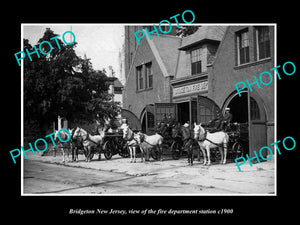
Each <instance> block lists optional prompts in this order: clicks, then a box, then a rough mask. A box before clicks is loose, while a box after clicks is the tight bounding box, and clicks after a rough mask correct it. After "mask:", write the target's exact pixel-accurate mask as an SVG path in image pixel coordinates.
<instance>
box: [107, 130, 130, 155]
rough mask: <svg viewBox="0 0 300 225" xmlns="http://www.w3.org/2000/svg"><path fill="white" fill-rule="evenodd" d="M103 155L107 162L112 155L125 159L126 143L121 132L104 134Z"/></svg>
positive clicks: (127, 152) (127, 153)
mask: <svg viewBox="0 0 300 225" xmlns="http://www.w3.org/2000/svg"><path fill="white" fill-rule="evenodd" d="M103 154H104V157H105V158H106V159H107V160H110V159H111V157H112V156H113V155H116V154H119V155H120V156H122V157H124V158H127V157H128V156H129V151H128V148H127V144H126V141H125V140H124V139H123V134H122V132H118V131H116V132H111V133H108V132H106V133H105V136H104V141H103Z"/></svg>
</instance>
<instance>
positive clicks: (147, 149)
mask: <svg viewBox="0 0 300 225" xmlns="http://www.w3.org/2000/svg"><path fill="white" fill-rule="evenodd" d="M145 152H146V158H145V161H149V159H150V153H149V148H148V147H145Z"/></svg>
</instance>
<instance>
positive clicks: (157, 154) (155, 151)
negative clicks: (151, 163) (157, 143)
mask: <svg viewBox="0 0 300 225" xmlns="http://www.w3.org/2000/svg"><path fill="white" fill-rule="evenodd" d="M150 155H151V157H152V158H153V159H154V160H159V159H161V154H160V151H159V149H158V148H156V147H154V148H151V152H150Z"/></svg>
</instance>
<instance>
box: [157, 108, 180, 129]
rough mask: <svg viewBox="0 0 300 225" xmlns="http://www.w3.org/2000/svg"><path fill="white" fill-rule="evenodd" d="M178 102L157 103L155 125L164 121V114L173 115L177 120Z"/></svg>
mask: <svg viewBox="0 0 300 225" xmlns="http://www.w3.org/2000/svg"><path fill="white" fill-rule="evenodd" d="M176 112H177V104H176V103H155V104H154V117H155V119H154V120H155V126H157V124H158V123H160V122H161V121H162V119H163V118H164V115H166V116H168V115H169V114H171V116H172V117H173V118H174V119H175V120H176V121H177V120H178V118H177V113H176Z"/></svg>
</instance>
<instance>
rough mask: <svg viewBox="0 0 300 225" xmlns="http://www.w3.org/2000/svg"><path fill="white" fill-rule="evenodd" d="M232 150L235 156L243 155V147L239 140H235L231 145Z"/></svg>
mask: <svg viewBox="0 0 300 225" xmlns="http://www.w3.org/2000/svg"><path fill="white" fill-rule="evenodd" d="M232 152H233V153H235V158H239V157H242V156H245V148H244V146H243V145H242V143H240V142H238V141H237V142H235V143H234V144H233V146H232Z"/></svg>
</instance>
